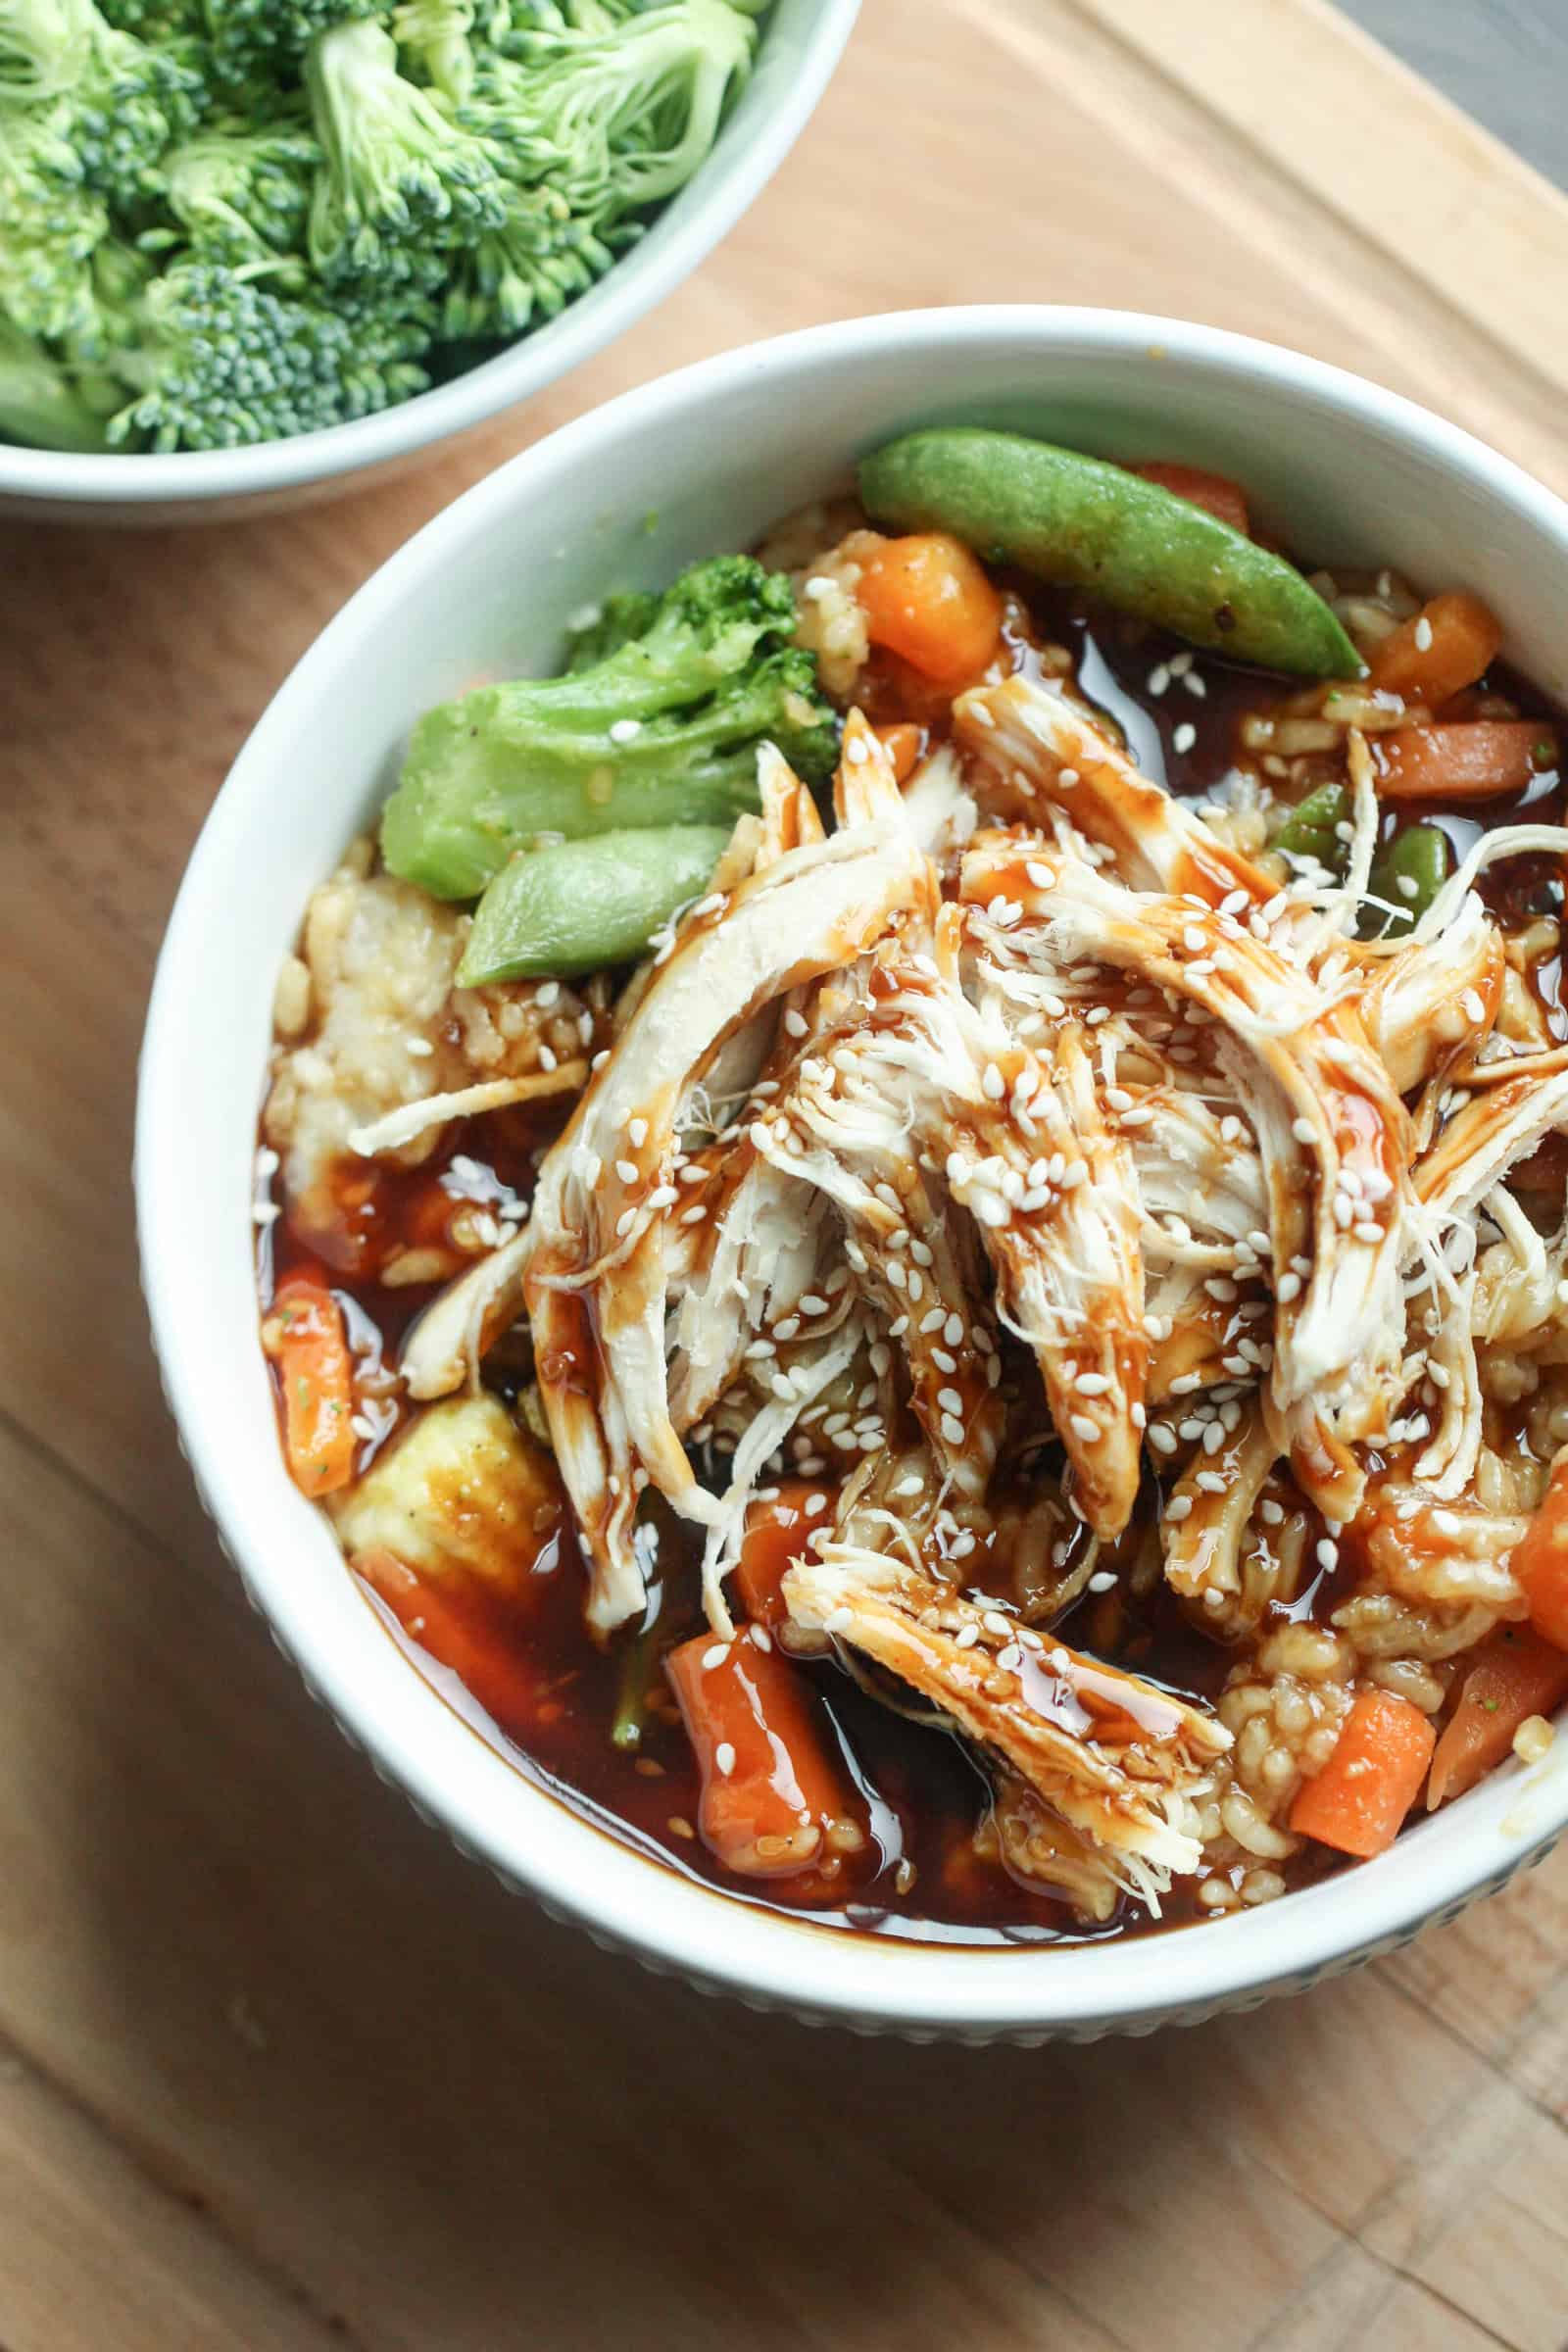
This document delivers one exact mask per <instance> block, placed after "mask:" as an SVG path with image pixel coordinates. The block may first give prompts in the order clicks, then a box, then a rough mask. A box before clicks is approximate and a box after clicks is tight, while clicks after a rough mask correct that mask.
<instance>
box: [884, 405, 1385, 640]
mask: <svg viewBox="0 0 1568 2352" xmlns="http://www.w3.org/2000/svg"><path fill="white" fill-rule="evenodd" d="M859 486H860V497H861V500H862V502H863V504H864V506H865V509H866V512H867V514H868V515H870V516H871V518H872V520H873V521H874V522H879V523H886V524H889V525H892V526H894V527H895V528H897V529H899V530H906V531H908V530H945V531H951V532H953V533H954V534H955V536H956V537H957V538H959V539H962V540H964V541H965V542H966V543H967V544H968V545H969V546H970V547H972V548H973V549H974V550H975V553H976V554H977V555H979V556H982V557H984V558H986V559H987V560H988V561H990V562H992V563H1000V564H1020V565H1021V566H1022V567H1023V569H1024V570H1025V571H1031V572H1033V573H1035V574H1036V576H1037V577H1038V578H1040V579H1043V580H1050V581H1053V582H1054V583H1055V584H1056V585H1057V586H1060V587H1068V588H1082V589H1086V590H1089V591H1091V592H1092V593H1093V594H1094V595H1096V596H1099V597H1102V598H1103V600H1104V602H1105V603H1106V604H1108V605H1112V606H1114V607H1115V608H1116V609H1117V610H1118V611H1119V612H1124V613H1135V614H1136V615H1137V616H1138V617H1139V618H1140V619H1143V620H1148V621H1155V622H1157V623H1158V624H1159V625H1160V626H1161V627H1163V628H1167V629H1173V630H1174V631H1175V632H1176V633H1177V634H1178V635H1179V636H1182V637H1186V638H1189V639H1190V640H1191V641H1192V643H1193V644H1194V645H1201V646H1205V647H1207V648H1208V649H1209V650H1210V651H1211V652H1214V653H1221V654H1229V655H1231V656H1232V657H1233V658H1234V659H1235V660H1236V661H1238V662H1256V663H1257V664H1258V665H1259V666H1260V667H1261V668H1264V669H1278V670H1285V671H1288V672H1290V673H1291V674H1292V675H1294V676H1299V677H1312V678H1318V677H1335V678H1349V677H1355V676H1358V675H1359V673H1360V669H1361V661H1360V657H1359V655H1358V654H1357V653H1356V650H1355V648H1354V646H1353V645H1352V644H1351V643H1350V640H1349V638H1348V636H1347V635H1346V633H1345V631H1344V629H1343V628H1342V627H1341V626H1340V623H1339V622H1338V620H1337V619H1336V618H1335V616H1334V614H1333V613H1331V612H1330V610H1329V608H1328V606H1327V605H1326V604H1325V603H1324V602H1323V599H1322V598H1321V597H1320V596H1319V595H1318V594H1317V591H1316V590H1315V589H1313V588H1311V587H1309V586H1308V585H1307V583H1306V581H1305V580H1304V579H1303V578H1302V577H1301V574H1300V573H1299V571H1297V570H1296V569H1295V568H1294V566H1293V565H1291V564H1287V563H1285V562H1284V560H1283V559H1282V558H1281V557H1279V556H1272V555H1270V554H1269V553H1268V551H1267V549H1266V548H1261V547H1259V546H1258V545H1257V543H1256V542H1255V540H1251V539H1249V538H1247V537H1246V536H1245V535H1244V534H1243V533H1242V532H1240V531H1237V530H1233V529H1232V528H1231V526H1230V524H1229V523H1224V522H1221V521H1219V520H1218V519H1217V517H1216V516H1214V515H1210V514H1208V513H1206V512H1205V510H1204V509H1202V508H1201V507H1198V506H1195V505H1194V504H1193V503H1192V501H1191V500H1189V499H1184V498H1178V497H1176V496H1175V494H1174V493H1173V492H1171V491H1169V490H1163V489H1161V488H1159V486H1158V485H1157V484H1156V483H1153V482H1149V481H1145V480H1144V479H1143V477H1142V476H1141V475H1140V474H1136V473H1129V472H1128V471H1127V470H1126V469H1125V468H1124V467H1122V466H1107V465H1104V464H1103V462H1102V461H1101V460H1100V459H1098V458H1086V457H1085V456H1083V454H1082V453H1081V452H1080V451H1078V450H1072V449H1058V448H1056V447H1054V444H1053V443H1051V442H1049V441H1036V440H1033V439H1030V438H1029V437H1028V436H1026V435H1024V434H1022V433H1001V432H992V431H989V430H986V429H985V428H983V427H980V426H947V427H939V428H933V429H931V430H928V431H924V432H917V433H907V434H906V435H905V436H904V437H903V439H902V440H898V441H890V442H888V443H887V444H886V446H885V447H884V448H882V449H878V450H873V451H872V453H871V455H870V456H869V457H868V458H863V459H862V460H861V462H860V466H859Z"/></svg>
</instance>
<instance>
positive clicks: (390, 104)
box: [305, 23, 507, 286]
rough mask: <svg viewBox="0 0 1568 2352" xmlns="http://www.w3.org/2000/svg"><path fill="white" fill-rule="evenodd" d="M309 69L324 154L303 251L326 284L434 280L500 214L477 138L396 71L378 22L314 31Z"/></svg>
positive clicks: (392, 45)
mask: <svg viewBox="0 0 1568 2352" xmlns="http://www.w3.org/2000/svg"><path fill="white" fill-rule="evenodd" d="M305 79H306V86H307V88H308V89H309V91H310V96H311V111H312V116H313V118H314V121H315V124H316V130H317V135H318V137H319V139H320V142H321V146H322V148H323V150H324V152H325V158H326V161H325V164H324V166H323V168H322V170H321V171H320V172H319V174H318V176H317V183H316V196H315V200H314V202H313V205H312V208H311V225H310V249H311V258H312V260H313V262H314V263H315V265H316V268H317V270H319V273H320V275H321V276H322V277H323V278H324V279H325V280H326V281H327V282H328V283H329V284H331V283H337V282H342V281H344V280H364V279H366V278H372V279H374V280H376V281H377V282H379V283H384V284H389V285H398V284H411V283H413V284H419V285H425V286H433V285H435V284H438V283H439V282H440V280H441V279H442V278H443V277H444V276H445V275H446V274H447V272H448V270H449V269H450V266H451V253H452V250H453V249H454V248H461V247H465V246H471V245H472V244H473V243H474V242H475V241H476V240H477V239H478V238H479V237H481V236H483V235H484V234H486V233H487V232H488V231H491V230H494V229H499V228H500V227H501V226H502V225H503V223H504V221H505V220H506V217H507V206H506V201H505V196H504V193H503V189H502V184H501V181H500V179H499V178H498V176H497V173H496V170H495V165H494V162H493V160H492V158H491V156H490V154H489V151H488V149H487V148H486V146H485V144H484V142H483V141H482V140H480V139H478V138H475V137H474V136H473V135H472V134H471V133H470V132H469V131H467V130H465V129H463V128H462V127H461V126H460V125H459V124H457V123H454V122H452V121H451V120H450V119H449V118H448V117H447V116H446V115H444V114H443V113H442V112H441V110H440V108H439V107H438V106H437V105H436V103H435V101H434V99H433V98H432V97H431V96H430V94H429V92H428V91H426V90H421V89H417V88H416V86H415V84H414V83H413V82H412V81H408V80H406V79H405V78H404V76H403V75H402V74H401V73H399V72H398V53H397V44H396V42H395V41H394V40H393V39H392V37H391V35H390V34H389V33H386V32H384V31H383V30H382V28H381V26H380V25H373V24H369V23H360V24H350V25H339V26H338V27H337V29H336V30H335V31H333V32H328V33H325V34H323V35H322V37H321V38H320V39H319V40H318V41H313V42H312V44H311V47H310V49H309V51H308V52H307V55H306V61H305Z"/></svg>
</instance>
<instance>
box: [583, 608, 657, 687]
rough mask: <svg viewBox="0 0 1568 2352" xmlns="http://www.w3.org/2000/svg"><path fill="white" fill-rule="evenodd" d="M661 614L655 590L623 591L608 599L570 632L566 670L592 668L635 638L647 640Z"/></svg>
mask: <svg viewBox="0 0 1568 2352" xmlns="http://www.w3.org/2000/svg"><path fill="white" fill-rule="evenodd" d="M658 611H659V598H658V595H657V594H656V592H655V591H654V590H653V589H652V588H624V589H622V590H621V592H620V594H619V595H618V596H607V597H606V598H605V601H604V603H603V604H602V605H600V606H599V607H598V609H597V610H596V612H595V613H594V615H593V617H592V619H584V620H581V621H579V622H578V623H577V624H576V626H575V627H574V628H568V629H567V631H566V667H567V669H568V670H571V669H592V668H593V666H594V664H595V662H603V661H605V660H607V659H608V657H609V656H610V655H611V654H618V653H619V651H620V649H621V647H622V646H623V645H629V644H630V643H631V641H632V639H633V638H634V637H645V636H646V635H647V634H648V631H649V630H650V629H651V628H652V627H653V625H654V615H655V614H656V613H658Z"/></svg>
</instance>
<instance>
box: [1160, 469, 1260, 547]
mask: <svg viewBox="0 0 1568 2352" xmlns="http://www.w3.org/2000/svg"><path fill="white" fill-rule="evenodd" d="M1132 470H1133V472H1134V473H1139V474H1142V475H1143V478H1144V480H1145V481H1146V482H1152V483H1153V484H1154V486H1155V488H1156V489H1159V490H1168V491H1169V492H1170V494H1171V496H1172V497H1173V498H1185V499H1186V500H1187V501H1188V503H1189V505H1191V506H1195V507H1202V508H1203V509H1204V510H1205V511H1206V512H1207V513H1208V514H1210V515H1214V516H1215V517H1216V518H1217V519H1218V520H1219V521H1220V522H1228V523H1229V524H1230V526H1231V529H1232V530H1233V531H1240V532H1241V534H1242V536H1243V538H1244V539H1250V537H1251V535H1252V518H1251V515H1250V512H1249V509H1248V504H1247V492H1246V491H1245V490H1244V489H1243V488H1242V486H1241V483H1240V482H1233V481H1232V480H1231V478H1230V476H1229V474H1224V473H1210V472H1208V471H1207V469H1206V468H1205V467H1204V466H1175V465H1170V466H1167V465H1164V464H1155V465H1150V466H1134V467H1133V468H1132Z"/></svg>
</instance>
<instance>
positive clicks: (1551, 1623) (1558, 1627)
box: [1512, 1454, 1568, 1649]
mask: <svg viewBox="0 0 1568 2352" xmlns="http://www.w3.org/2000/svg"><path fill="white" fill-rule="evenodd" d="M1512 1565H1513V1572H1514V1574H1515V1576H1516V1577H1517V1578H1518V1579H1519V1583H1520V1586H1521V1588H1522V1590H1523V1592H1524V1596H1525V1598H1526V1600H1528V1601H1529V1603H1530V1622H1531V1624H1532V1625H1533V1626H1534V1627H1535V1629H1536V1631H1537V1633H1538V1634H1543V1635H1544V1637H1545V1639H1546V1640H1547V1641H1548V1642H1552V1643H1554V1645H1555V1646H1556V1647H1557V1648H1558V1649H1568V1459H1565V1458H1564V1456H1563V1455H1562V1454H1559V1455H1558V1456H1557V1459H1556V1461H1555V1462H1554V1463H1553V1464H1552V1471H1551V1482H1550V1484H1549V1485H1548V1487H1547V1489H1546V1492H1545V1495H1544V1497H1543V1499H1542V1501H1541V1503H1540V1505H1539V1506H1538V1508H1537V1510H1536V1513H1535V1516H1534V1518H1533V1519H1532V1520H1531V1522H1530V1525H1529V1526H1528V1527H1527V1528H1526V1530H1525V1533H1524V1540H1523V1542H1522V1543H1521V1544H1519V1545H1518V1547H1517V1549H1516V1550H1515V1552H1514V1555H1513V1563H1512Z"/></svg>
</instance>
